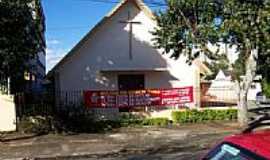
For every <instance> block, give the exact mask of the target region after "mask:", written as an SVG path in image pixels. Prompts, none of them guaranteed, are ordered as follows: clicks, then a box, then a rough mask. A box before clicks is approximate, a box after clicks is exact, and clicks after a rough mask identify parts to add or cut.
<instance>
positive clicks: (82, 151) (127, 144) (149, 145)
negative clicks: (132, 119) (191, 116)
mask: <svg viewBox="0 0 270 160" xmlns="http://www.w3.org/2000/svg"><path fill="white" fill-rule="evenodd" d="M237 131H238V130H237V128H236V127H235V126H234V125H232V126H231V125H228V124H225V125H224V124H217V123H211V124H207V125H206V124H197V125H189V126H188V125H186V126H181V127H174V128H153V127H149V128H147V127H144V128H121V129H120V130H117V131H114V132H112V133H106V134H78V135H68V136H64V135H46V136H40V137H35V138H32V139H26V140H16V141H10V142H6V143H0V159H2V160H5V159H23V158H26V157H28V158H33V159H34V158H36V159H48V160H52V159H80V160H81V159H129V158H127V157H129V156H133V157H136V156H137V157H138V156H139V157H141V159H147V158H151V156H152V158H153V156H157V155H159V154H161V155H160V156H162V154H163V156H168V155H169V156H171V155H180V154H183V155H186V154H189V156H190V155H192V156H193V157H194V153H196V154H198V155H197V156H199V155H201V154H202V153H204V152H205V151H206V150H207V149H208V148H209V147H210V146H212V145H213V144H215V143H216V142H217V141H218V140H220V139H222V137H224V136H225V135H228V134H231V133H236V132H237ZM143 157H144V158H143Z"/></svg>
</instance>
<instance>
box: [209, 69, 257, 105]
mask: <svg viewBox="0 0 270 160" xmlns="http://www.w3.org/2000/svg"><path fill="white" fill-rule="evenodd" d="M236 85H237V84H236V83H235V82H233V80H232V77H231V73H230V72H225V71H222V70H220V71H219V72H218V74H217V76H216V78H215V79H214V80H212V81H211V84H210V87H209V88H208V91H207V92H206V95H208V96H210V97H212V100H213V101H223V102H228V103H233V102H234V103H236V102H237V97H238V96H237V86H236ZM261 90H262V89H261V84H260V76H257V77H256V78H255V80H254V82H253V83H252V84H251V87H250V89H249V92H248V97H247V98H248V100H252V101H255V100H256V95H257V93H258V92H261Z"/></svg>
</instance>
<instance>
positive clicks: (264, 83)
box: [262, 79, 270, 98]
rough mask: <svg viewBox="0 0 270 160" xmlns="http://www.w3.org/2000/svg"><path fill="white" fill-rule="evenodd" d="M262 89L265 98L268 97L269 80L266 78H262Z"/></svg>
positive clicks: (269, 91) (269, 92)
mask: <svg viewBox="0 0 270 160" xmlns="http://www.w3.org/2000/svg"><path fill="white" fill-rule="evenodd" d="M262 90H263V93H264V95H265V96H266V97H267V98H270V82H269V80H266V79H263V80H262Z"/></svg>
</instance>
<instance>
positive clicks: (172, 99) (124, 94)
mask: <svg viewBox="0 0 270 160" xmlns="http://www.w3.org/2000/svg"><path fill="white" fill-rule="evenodd" d="M84 100H85V104H86V106H87V107H92V108H95V107H137V106H166V105H176V104H185V103H191V102H193V87H184V88H173V89H150V90H138V91H85V92H84Z"/></svg>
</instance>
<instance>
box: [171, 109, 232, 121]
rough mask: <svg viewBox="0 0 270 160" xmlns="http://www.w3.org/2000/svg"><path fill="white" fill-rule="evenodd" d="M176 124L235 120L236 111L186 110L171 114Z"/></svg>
mask: <svg viewBox="0 0 270 160" xmlns="http://www.w3.org/2000/svg"><path fill="white" fill-rule="evenodd" d="M172 118H173V121H174V122H176V123H200V122H205V121H231V120H236V119H237V110H236V109H228V110H210V109H207V110H202V111H198V110H186V111H176V112H173V113H172Z"/></svg>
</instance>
